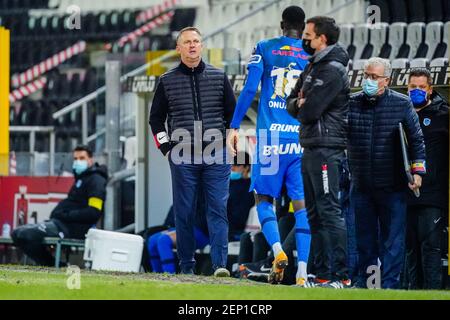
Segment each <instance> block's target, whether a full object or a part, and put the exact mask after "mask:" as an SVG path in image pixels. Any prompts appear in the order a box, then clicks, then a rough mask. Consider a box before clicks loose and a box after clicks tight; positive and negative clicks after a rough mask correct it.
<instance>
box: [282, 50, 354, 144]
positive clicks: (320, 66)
mask: <svg viewBox="0 0 450 320" xmlns="http://www.w3.org/2000/svg"><path fill="white" fill-rule="evenodd" d="M309 59H310V64H309V65H308V67H307V69H306V71H305V72H304V73H302V75H301V76H300V78H299V79H298V81H297V84H296V85H295V88H294V90H292V92H291V94H290V96H289V98H288V100H287V103H288V107H287V109H288V112H289V114H290V115H291V116H293V117H294V118H297V119H298V120H299V121H300V123H301V126H300V143H301V145H302V146H303V147H329V148H339V149H344V148H345V147H346V146H347V112H348V100H349V96H350V84H349V81H348V76H347V69H346V66H347V64H348V61H349V57H348V54H347V51H346V50H345V49H344V48H343V47H341V46H339V45H333V46H329V47H327V48H326V49H324V50H323V51H321V52H318V53H317V54H315V55H313V56H312V57H310V58H309ZM299 92H302V93H303V98H305V99H306V100H305V103H304V105H303V107H301V108H298V107H297V97H298V93H299Z"/></svg>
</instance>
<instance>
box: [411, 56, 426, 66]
mask: <svg viewBox="0 0 450 320" xmlns="http://www.w3.org/2000/svg"><path fill="white" fill-rule="evenodd" d="M429 65H430V60H428V59H427V58H416V59H413V60H411V61H410V62H409V67H410V68H428V66H429Z"/></svg>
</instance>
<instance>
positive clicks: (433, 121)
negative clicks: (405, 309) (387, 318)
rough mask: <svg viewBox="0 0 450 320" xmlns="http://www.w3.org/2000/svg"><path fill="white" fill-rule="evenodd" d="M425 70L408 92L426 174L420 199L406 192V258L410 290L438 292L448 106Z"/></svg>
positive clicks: (414, 77) (445, 202) (412, 77)
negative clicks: (420, 135)
mask: <svg viewBox="0 0 450 320" xmlns="http://www.w3.org/2000/svg"><path fill="white" fill-rule="evenodd" d="M431 84H432V77H431V74H430V71H428V70H427V69H413V70H411V72H410V75H409V84H408V92H409V96H410V97H411V100H412V103H413V105H414V108H415V110H416V111H417V114H418V116H419V121H420V126H421V128H422V131H423V135H424V138H425V145H426V159H427V174H426V175H425V176H424V177H423V181H422V187H421V189H420V193H421V194H420V197H419V198H416V197H415V196H414V195H413V194H412V192H408V197H407V201H408V218H407V219H408V225H407V230H406V254H407V255H406V258H407V267H408V279H409V288H411V289H417V288H423V289H441V286H442V279H441V278H442V269H441V236H442V228H443V226H444V220H445V215H446V214H447V212H448V179H449V175H448V163H449V162H448V161H449V159H448V146H449V130H448V126H449V118H448V117H449V108H448V103H447V102H446V101H444V99H442V97H441V96H440V95H439V94H438V93H437V92H436V91H433V88H432V86H431Z"/></svg>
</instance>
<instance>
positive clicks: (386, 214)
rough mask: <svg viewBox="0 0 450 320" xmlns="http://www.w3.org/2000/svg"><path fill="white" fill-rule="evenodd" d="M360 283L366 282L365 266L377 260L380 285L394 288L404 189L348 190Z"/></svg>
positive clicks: (400, 258)
mask: <svg viewBox="0 0 450 320" xmlns="http://www.w3.org/2000/svg"><path fill="white" fill-rule="evenodd" d="M351 197H352V200H351V201H352V202H353V203H354V205H355V222H356V242H357V247H358V255H359V279H360V281H361V282H360V284H359V285H360V286H361V287H365V286H366V285H367V278H368V276H369V275H371V273H367V267H369V266H371V265H375V266H376V265H377V264H378V259H380V262H381V287H382V288H385V289H398V288H399V287H400V272H401V271H402V269H403V266H404V260H405V259H404V258H405V233H406V196H405V193H404V192H393V191H385V190H372V191H361V190H358V189H357V188H356V187H355V188H354V189H353V190H352V195H351Z"/></svg>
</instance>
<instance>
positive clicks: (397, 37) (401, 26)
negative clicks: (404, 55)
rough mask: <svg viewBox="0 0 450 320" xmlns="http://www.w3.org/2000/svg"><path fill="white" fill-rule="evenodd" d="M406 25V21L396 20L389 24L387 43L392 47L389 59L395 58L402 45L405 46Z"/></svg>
mask: <svg viewBox="0 0 450 320" xmlns="http://www.w3.org/2000/svg"><path fill="white" fill-rule="evenodd" d="M406 27H407V24H406V23H404V22H396V23H393V24H391V26H390V28H389V45H390V46H391V47H392V48H391V50H390V51H391V52H390V55H389V59H390V60H393V59H395V58H396V57H397V55H398V54H399V52H400V50H401V49H402V47H403V46H405V40H406Z"/></svg>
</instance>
